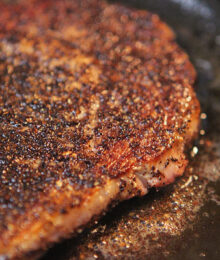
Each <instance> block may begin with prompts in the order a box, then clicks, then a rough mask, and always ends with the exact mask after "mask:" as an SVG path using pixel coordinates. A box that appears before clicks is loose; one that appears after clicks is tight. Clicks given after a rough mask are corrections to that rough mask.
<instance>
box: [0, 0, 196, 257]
mask: <svg viewBox="0 0 220 260" xmlns="http://www.w3.org/2000/svg"><path fill="white" fill-rule="evenodd" d="M0 10H1V16H0V147H1V149H0V255H3V256H7V257H14V256H22V255H23V254H26V253H28V252H29V251H32V250H37V249H39V248H45V247H46V246H48V244H49V243H51V242H55V241H58V240H59V239H60V238H62V237H66V236H68V235H70V233H71V232H73V231H75V230H76V228H78V227H80V226H81V225H84V224H86V222H88V221H89V220H90V219H91V217H93V216H94V215H98V214H100V213H101V212H102V211H103V210H104V209H105V208H106V207H107V205H108V204H109V203H110V202H111V201H112V200H121V199H127V198H129V197H132V196H134V195H142V194H145V193H146V192H147V191H148V188H149V187H151V186H162V185H165V184H167V183H170V182H172V181H173V180H174V178H175V176H177V175H181V174H182V173H183V170H184V168H185V166H186V160H185V156H184V154H183V150H184V147H185V144H187V143H190V141H191V140H192V138H193V137H194V136H195V134H196V132H197V128H198V122H199V110H200V109H199V103H198V100H197V98H196V95H195V93H194V90H193V88H192V85H193V83H194V79H195V71H194V68H193V66H192V65H191V63H190V62H189V60H188V56H187V55H186V54H185V53H184V52H183V51H182V50H181V49H180V48H179V47H178V45H177V44H176V43H175V39H174V34H173V32H172V31H171V30H170V29H169V28H168V27H167V26H166V25H165V24H164V23H163V22H161V21H160V20H159V18H158V16H157V15H154V14H151V13H149V12H146V11H137V10H132V9H129V8H126V7H122V6H118V5H109V4H107V3H105V2H102V1H98V0H77V1H49V0H47V1H45V0H44V1H43V0H38V1H33V0H32V1H24V0H23V1H17V2H16V3H14V4H6V3H5V2H3V1H2V2H1V1H0ZM172 149H173V151H175V153H174V152H172ZM175 154H177V156H176V157H175ZM161 162H162V164H163V166H158V165H159V164H161ZM169 165H171V166H170V168H169ZM173 165H174V166H175V167H176V171H175V170H173V169H174V168H175V167H174V166H173ZM167 167H168V168H169V170H167V172H168V173H166V170H165V169H167ZM178 169H179V170H178ZM144 171H147V174H148V175H147V177H146V176H145V175H144V174H145V173H144ZM167 174H169V177H168V175H167ZM137 176H138V177H137ZM136 177H137V178H136ZM82 207H83V209H84V210H82ZM67 219H68V221H67ZM79 219H80V220H79ZM64 222H66V223H68V225H69V226H68V227H67V226H65V224H64Z"/></svg>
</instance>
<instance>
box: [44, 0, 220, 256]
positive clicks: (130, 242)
mask: <svg viewBox="0 0 220 260" xmlns="http://www.w3.org/2000/svg"><path fill="white" fill-rule="evenodd" d="M113 2H117V3H119V2H120V3H123V4H126V5H129V6H132V7H136V8H141V9H148V10H150V11H153V12H154V13H157V14H159V15H160V17H161V18H162V19H163V20H164V21H166V22H167V23H168V24H169V25H170V26H171V27H172V28H173V30H174V32H175V33H176V35H177V41H178V43H179V45H180V46H181V47H182V48H183V49H185V50H186V52H187V53H188V54H189V57H190V59H191V61H192V63H193V64H194V65H195V67H196V70H197V73H198V78H197V82H196V86H195V88H196V92H197V95H198V97H199V99H200V102H201V106H202V112H203V113H202V116H201V117H202V119H201V121H202V125H201V131H200V138H199V140H197V141H196V142H195V144H194V147H193V149H192V151H191V152H189V158H190V163H189V166H188V168H187V170H186V173H185V175H184V177H182V178H180V179H179V180H177V182H176V183H175V184H174V185H170V186H168V187H165V188H163V189H160V190H159V191H156V190H152V191H151V192H150V193H149V194H148V195H147V196H145V197H144V198H134V199H132V200H130V201H125V202H123V203H121V204H120V205H118V206H117V207H115V208H114V209H112V210H111V211H110V212H109V213H107V214H106V215H105V216H104V217H102V218H101V219H100V221H99V222H96V223H94V224H93V225H92V226H91V227H90V228H87V229H86V230H84V231H83V232H82V233H81V234H79V235H77V236H76V237H74V238H72V239H69V240H66V241H64V242H62V243H61V244H58V245H56V246H54V247H53V248H51V249H50V250H49V251H48V253H47V254H46V255H45V256H44V257H43V258H42V260H43V259H44V260H46V259H47V260H48V259H63V260H65V259H66V260H67V259H68V260H70V259H79V258H82V259H83V258H85V259H113V258H115V259H175V260H176V259H188V260H190V259H193V260H195V259H209V260H212V259H213V260H214V259H215V260H217V259H220V181H219V179H220V178H219V177H220V1H217V0H212V1H208V0H207V1H205V0H203V1H202V0H166V1H165V0H124V1H113Z"/></svg>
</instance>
